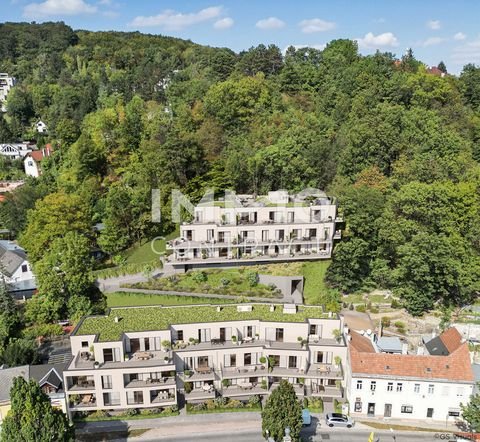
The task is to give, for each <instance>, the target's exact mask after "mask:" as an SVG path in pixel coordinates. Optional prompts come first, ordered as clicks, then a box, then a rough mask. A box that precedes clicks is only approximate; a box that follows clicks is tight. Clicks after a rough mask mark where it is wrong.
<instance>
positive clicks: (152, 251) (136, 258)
mask: <svg viewBox="0 0 480 442" xmlns="http://www.w3.org/2000/svg"><path fill="white" fill-rule="evenodd" d="M179 235H180V230H179V229H176V230H174V231H173V232H171V233H169V234H168V235H166V236H165V239H151V240H147V241H146V242H144V243H143V244H137V245H136V246H135V247H132V248H131V249H129V250H127V251H126V252H125V258H126V259H127V264H141V263H145V262H152V261H154V260H155V259H158V258H159V254H163V253H165V252H166V242H167V241H170V240H172V239H174V238H176V237H178V236H179Z"/></svg>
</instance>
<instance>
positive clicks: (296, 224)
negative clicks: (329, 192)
mask: <svg viewBox="0 0 480 442" xmlns="http://www.w3.org/2000/svg"><path fill="white" fill-rule="evenodd" d="M340 221H341V219H340V218H337V205H336V203H335V200H334V199H333V198H329V197H327V196H326V195H325V194H324V193H323V192H321V193H318V192H317V193H313V192H312V193H308V192H305V193H300V194H296V195H290V194H289V193H288V192H287V191H283V190H279V191H275V192H269V193H268V195H266V196H258V197H256V196H253V195H234V194H226V196H225V198H223V199H221V200H218V201H209V202H202V203H200V204H198V205H197V206H196V207H195V210H194V219H193V221H192V222H190V223H183V225H181V227H180V237H179V238H176V239H175V240H173V241H170V242H169V243H168V244H167V249H169V250H172V251H173V254H172V255H170V257H169V263H170V264H171V265H172V266H173V267H174V268H176V269H180V270H182V269H183V270H188V269H189V268H191V267H199V266H208V265H215V264H217V265H218V264H222V265H225V264H228V263H230V264H232V265H235V264H239V263H242V264H248V263H249V262H250V263H256V264H257V263H259V262H276V261H292V260H294V261H297V260H312V259H325V258H330V256H331V253H332V248H333V241H334V240H335V239H340V236H341V232H340V230H338V229H337V227H336V224H337V222H340Z"/></svg>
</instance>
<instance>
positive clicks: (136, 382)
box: [125, 377, 175, 388]
mask: <svg viewBox="0 0 480 442" xmlns="http://www.w3.org/2000/svg"><path fill="white" fill-rule="evenodd" d="M163 385H165V386H168V385H175V378H174V377H162V378H158V379H155V378H148V379H144V380H140V379H132V380H131V381H127V382H125V388H142V387H159V386H163Z"/></svg>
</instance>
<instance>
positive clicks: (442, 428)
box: [355, 416, 463, 432]
mask: <svg viewBox="0 0 480 442" xmlns="http://www.w3.org/2000/svg"><path fill="white" fill-rule="evenodd" d="M355 422H359V423H360V422H364V423H365V424H368V422H372V423H377V424H382V425H386V426H388V425H399V426H403V427H410V428H412V427H414V428H422V429H428V430H434V431H439V432H460V431H463V430H461V429H460V427H458V426H457V425H455V422H453V421H450V422H448V423H447V422H446V421H433V420H413V419H394V418H389V417H382V418H378V417H377V418H372V417H363V416H362V417H356V418H355ZM397 431H402V430H401V429H398V430H397ZM406 431H408V430H406Z"/></svg>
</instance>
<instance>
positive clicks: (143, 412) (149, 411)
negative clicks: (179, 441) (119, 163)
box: [140, 408, 157, 416]
mask: <svg viewBox="0 0 480 442" xmlns="http://www.w3.org/2000/svg"><path fill="white" fill-rule="evenodd" d="M152 414H157V408H143V409H141V410H140V415H141V416H150V415H152Z"/></svg>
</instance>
